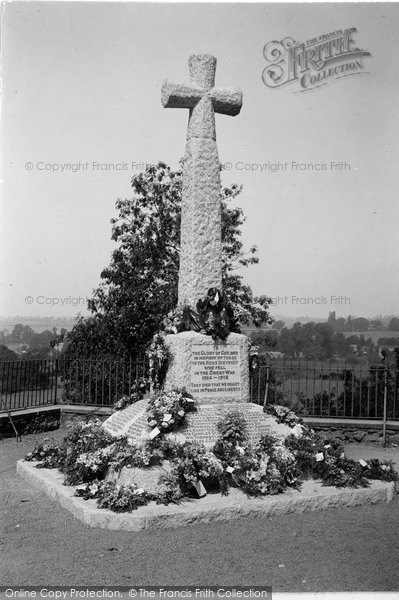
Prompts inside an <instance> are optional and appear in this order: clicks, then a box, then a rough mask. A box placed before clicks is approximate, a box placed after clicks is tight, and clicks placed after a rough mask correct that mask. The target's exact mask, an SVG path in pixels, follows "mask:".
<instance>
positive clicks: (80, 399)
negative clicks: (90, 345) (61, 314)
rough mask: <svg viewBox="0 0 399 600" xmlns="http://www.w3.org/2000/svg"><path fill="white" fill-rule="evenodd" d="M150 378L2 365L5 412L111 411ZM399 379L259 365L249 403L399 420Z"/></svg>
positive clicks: (383, 370)
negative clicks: (50, 408)
mask: <svg viewBox="0 0 399 600" xmlns="http://www.w3.org/2000/svg"><path fill="white" fill-rule="evenodd" d="M146 376H148V363H147V361H146V359H145V358H144V357H143V358H142V359H140V360H136V361H121V360H114V361H108V360H84V359H78V358H77V359H68V360H65V359H52V360H39V359H38V360H20V361H8V362H0V394H1V395H0V411H5V410H15V409H23V408H29V407H35V406H45V405H51V404H61V403H64V404H80V405H92V406H112V405H113V404H114V402H116V401H117V400H119V399H120V398H121V397H122V396H124V395H127V394H129V393H130V391H131V387H132V385H133V383H134V382H135V381H137V380H138V379H139V378H141V377H146ZM398 386H399V373H398V370H397V369H396V368H394V367H393V366H392V365H387V364H380V365H372V366H367V367H365V366H358V365H347V364H340V365H335V366H334V365H333V364H326V363H321V362H316V361H315V362H309V361H306V362H305V361H275V360H271V361H267V360H265V359H262V360H258V361H257V362H256V364H255V365H252V368H251V377H250V399H251V401H252V402H255V403H258V404H263V405H264V404H285V405H287V406H290V407H292V408H293V409H294V410H295V411H296V412H298V413H299V414H301V415H303V416H320V417H347V418H348V417H349V418H362V419H376V418H377V419H380V418H382V417H383V413H384V404H385V406H386V414H387V418H388V419H399V399H398Z"/></svg>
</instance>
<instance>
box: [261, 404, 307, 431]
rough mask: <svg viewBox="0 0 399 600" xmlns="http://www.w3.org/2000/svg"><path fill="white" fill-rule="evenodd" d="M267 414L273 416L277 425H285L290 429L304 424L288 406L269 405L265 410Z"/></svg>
mask: <svg viewBox="0 0 399 600" xmlns="http://www.w3.org/2000/svg"><path fill="white" fill-rule="evenodd" d="M264 411H265V413H267V414H268V415H272V417H274V418H275V419H276V421H277V423H284V424H285V425H288V427H294V426H295V425H299V424H301V423H302V419H301V418H300V417H298V416H297V415H296V414H295V413H294V412H293V411H292V410H290V409H289V408H288V407H287V406H281V405H280V404H267V405H266V406H265V409H264Z"/></svg>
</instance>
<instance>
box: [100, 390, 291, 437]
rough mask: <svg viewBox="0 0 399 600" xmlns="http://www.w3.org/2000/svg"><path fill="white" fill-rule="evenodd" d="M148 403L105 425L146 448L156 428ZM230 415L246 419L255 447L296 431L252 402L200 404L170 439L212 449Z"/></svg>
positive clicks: (115, 416) (129, 407)
mask: <svg viewBox="0 0 399 600" xmlns="http://www.w3.org/2000/svg"><path fill="white" fill-rule="evenodd" d="M147 406H148V400H139V402H136V403H135V404H132V405H131V406H128V407H127V408H125V409H124V410H120V411H118V412H117V413H114V414H113V415H111V417H109V418H108V419H107V420H106V421H104V423H103V427H104V429H106V431H108V432H109V433H111V434H112V435H115V436H118V435H126V436H127V437H128V439H129V441H130V442H131V443H132V444H142V443H143V442H145V441H146V440H148V439H149V437H150V433H151V430H152V428H151V427H149V425H148V419H147V417H148V415H147V412H146V409H147ZM230 411H238V412H240V414H241V415H242V416H243V417H244V419H245V422H246V425H247V432H248V438H249V441H250V442H251V443H252V444H255V443H256V442H257V441H258V440H259V439H260V438H261V437H262V435H267V434H268V435H272V436H274V437H278V438H281V439H282V440H284V439H285V438H286V437H287V436H288V435H290V433H292V430H291V429H290V428H289V427H288V426H287V425H284V424H282V423H280V424H279V423H277V422H276V420H275V418H274V417H273V416H271V415H268V414H266V413H264V412H263V408H262V406H259V405H258V404H252V403H250V402H247V403H243V402H233V403H232V402H226V403H220V404H199V405H198V406H197V407H196V410H195V411H194V412H189V413H187V415H186V420H185V423H184V425H182V426H181V427H180V428H179V429H178V430H177V431H176V432H173V433H168V434H166V437H168V438H170V439H174V440H175V441H178V442H180V443H181V442H184V441H196V442H199V443H201V444H204V445H205V446H206V447H207V448H211V447H212V446H213V445H214V444H215V442H216V440H217V439H218V437H219V435H220V433H219V431H218V423H219V422H220V421H221V420H222V419H223V417H224V416H225V415H226V414H227V413H228V412H230Z"/></svg>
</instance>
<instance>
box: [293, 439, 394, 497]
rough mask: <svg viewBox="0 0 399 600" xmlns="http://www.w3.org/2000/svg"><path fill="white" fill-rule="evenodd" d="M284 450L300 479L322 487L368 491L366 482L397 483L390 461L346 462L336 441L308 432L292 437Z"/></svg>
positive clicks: (350, 460)
mask: <svg viewBox="0 0 399 600" xmlns="http://www.w3.org/2000/svg"><path fill="white" fill-rule="evenodd" d="M285 446H286V447H287V448H288V449H289V450H290V451H291V452H292V454H293V455H294V458H295V463H296V469H297V471H298V476H299V477H300V479H308V478H310V477H313V478H314V479H321V480H322V482H323V484H324V485H334V486H336V487H355V488H356V487H368V485H369V479H381V480H383V481H396V480H397V479H398V474H397V473H396V472H395V470H394V467H393V464H392V463H391V462H389V461H380V460H378V459H371V460H369V461H365V460H360V461H355V460H352V459H350V458H346V457H345V454H344V445H343V443H342V442H341V440H339V439H337V438H326V439H323V438H321V436H319V435H317V434H316V433H314V432H313V431H312V430H310V429H308V428H306V429H305V428H304V435H303V436H302V437H300V438H298V437H296V436H295V435H291V436H289V437H288V438H286V440H285Z"/></svg>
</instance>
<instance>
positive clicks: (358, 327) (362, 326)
mask: <svg viewBox="0 0 399 600" xmlns="http://www.w3.org/2000/svg"><path fill="white" fill-rule="evenodd" d="M369 325H370V323H369V321H368V319H365V318H364V317H358V318H357V319H352V329H351V331H368V329H369Z"/></svg>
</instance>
